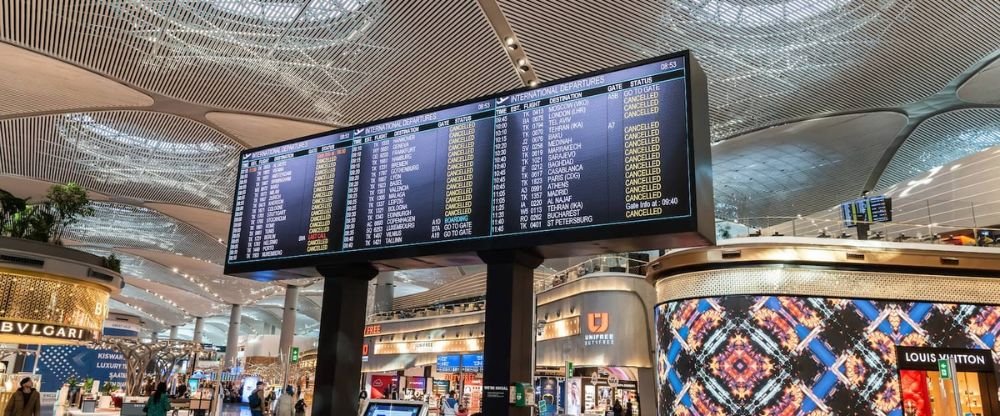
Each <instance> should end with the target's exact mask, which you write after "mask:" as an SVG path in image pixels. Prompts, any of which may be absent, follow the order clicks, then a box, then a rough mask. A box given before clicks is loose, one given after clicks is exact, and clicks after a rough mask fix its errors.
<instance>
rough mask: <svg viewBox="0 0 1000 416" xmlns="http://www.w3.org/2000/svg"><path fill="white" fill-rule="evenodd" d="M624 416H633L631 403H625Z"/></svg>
mask: <svg viewBox="0 0 1000 416" xmlns="http://www.w3.org/2000/svg"><path fill="white" fill-rule="evenodd" d="M625 416H635V413H633V411H632V402H631V401H630V402H628V403H625Z"/></svg>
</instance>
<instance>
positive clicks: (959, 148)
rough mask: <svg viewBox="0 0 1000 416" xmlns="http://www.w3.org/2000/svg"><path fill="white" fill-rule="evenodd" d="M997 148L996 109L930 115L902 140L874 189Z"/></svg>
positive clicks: (999, 120)
mask: <svg viewBox="0 0 1000 416" xmlns="http://www.w3.org/2000/svg"><path fill="white" fill-rule="evenodd" d="M997 81H998V82H1000V80H997ZM998 98H1000V95H998ZM997 145H1000V108H971V109H964V110H956V111H949V112H947V113H942V114H939V115H936V116H933V117H931V118H928V119H927V120H925V121H924V122H923V123H921V124H920V125H918V126H917V127H916V129H914V130H913V132H912V133H910V135H909V136H908V137H907V138H906V141H905V142H903V146H902V147H900V148H899V150H897V151H896V154H895V156H894V157H893V158H892V161H891V162H890V163H889V166H888V167H887V168H886V170H885V172H884V173H882V177H881V178H879V182H878V185H877V186H876V189H884V188H886V187H889V186H891V185H893V184H897V183H900V182H903V181H905V180H907V179H910V178H913V177H915V176H918V175H920V174H922V173H924V172H927V171H929V170H931V169H933V168H934V167H937V166H942V165H945V164H947V163H948V162H951V161H953V160H958V159H961V158H964V157H966V156H970V155H973V154H975V153H979V152H980V151H983V150H985V149H988V148H990V147H993V146H997Z"/></svg>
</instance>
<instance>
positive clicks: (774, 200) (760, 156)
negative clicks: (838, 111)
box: [712, 112, 906, 218]
mask: <svg viewBox="0 0 1000 416" xmlns="http://www.w3.org/2000/svg"><path fill="white" fill-rule="evenodd" d="M905 125H906V117H904V116H903V115H902V114H899V113H895V112H875V113H863V114H850V115H843V116H836V117H827V118H821V119H815V120H807V121H801V122H797V123H790V124H786V125H783V126H777V127H772V128H769V129H764V130H760V131H756V132H753V133H750V134H747V135H744V136H741V137H739V138H736V139H732V140H727V141H724V142H722V143H719V144H718V145H716V146H715V147H713V149H712V154H713V160H712V164H713V166H712V169H713V174H714V175H715V203H716V211H717V212H718V213H719V215H721V216H722V217H723V218H747V217H749V218H755V217H765V216H795V215H799V214H802V215H806V214H811V213H813V212H816V211H820V210H823V209H826V208H827V207H830V206H832V205H835V204H837V203H838V202H840V201H841V200H842V199H843V198H847V197H850V196H851V195H854V194H856V193H857V192H859V190H860V189H862V188H863V187H864V183H865V180H866V179H868V176H867V173H868V172H871V170H872V168H873V167H874V166H875V164H876V163H877V162H878V160H879V157H880V156H881V155H882V153H883V152H884V151H885V149H886V147H887V146H888V145H889V143H890V142H891V141H892V139H893V138H894V137H895V136H896V133H897V132H899V130H900V129H902V128H903V126H905Z"/></svg>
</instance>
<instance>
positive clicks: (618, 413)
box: [611, 399, 622, 416]
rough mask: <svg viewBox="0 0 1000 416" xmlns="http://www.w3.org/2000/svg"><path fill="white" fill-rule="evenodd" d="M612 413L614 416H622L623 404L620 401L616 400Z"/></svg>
mask: <svg viewBox="0 0 1000 416" xmlns="http://www.w3.org/2000/svg"><path fill="white" fill-rule="evenodd" d="M611 412H612V414H614V416H622V402H621V401H620V400H618V399H615V405H614V407H612V408H611Z"/></svg>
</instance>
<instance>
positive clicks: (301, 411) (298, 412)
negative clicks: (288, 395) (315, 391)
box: [295, 398, 306, 416]
mask: <svg viewBox="0 0 1000 416" xmlns="http://www.w3.org/2000/svg"><path fill="white" fill-rule="evenodd" d="M295 416H306V399H303V398H299V401H297V402H295Z"/></svg>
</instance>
